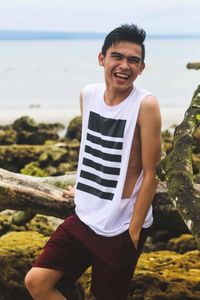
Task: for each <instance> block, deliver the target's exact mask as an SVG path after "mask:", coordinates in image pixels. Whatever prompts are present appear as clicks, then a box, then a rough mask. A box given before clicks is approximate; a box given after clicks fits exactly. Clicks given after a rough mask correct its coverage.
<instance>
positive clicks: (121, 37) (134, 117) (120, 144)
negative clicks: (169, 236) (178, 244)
mask: <svg viewBox="0 0 200 300" xmlns="http://www.w3.org/2000/svg"><path fill="white" fill-rule="evenodd" d="M144 39H145V32H144V30H142V29H139V28H138V27H137V26H135V25H122V26H121V27H119V28H116V29H114V30H113V31H112V32H110V33H109V34H108V35H107V37H106V39H105V41H104V45H103V47H102V51H101V53H100V54H99V64H100V66H103V68H104V72H105V84H92V85H88V86H86V87H85V88H84V89H83V92H82V95H81V107H82V117H83V123H82V140H81V147H80V155H79V165H78V171H77V183H76V188H75V204H76V214H75V215H73V216H71V217H69V218H67V219H66V220H65V221H64V223H63V224H61V225H60V226H59V227H58V229H57V230H56V232H55V233H54V234H53V236H52V237H51V239H50V240H49V242H48V243H47V245H46V246H45V248H44V252H43V253H42V254H41V256H40V257H39V258H38V260H37V261H36V263H35V265H34V267H33V268H32V269H31V270H30V271H29V273H28V274H27V276H26V280H25V281H26V286H27V288H28V290H29V292H30V294H31V295H32V297H33V298H34V299H35V300H44V299H45V300H65V299H66V298H65V297H64V296H63V295H61V293H60V292H59V291H58V290H56V288H55V286H56V283H57V282H58V281H59V280H60V279H61V278H62V277H63V276H65V278H66V283H67V280H68V282H69V283H73V282H75V281H76V280H77V279H78V278H79V277H80V276H81V274H82V273H83V272H84V271H85V270H86V269H87V268H88V267H89V266H92V284H91V291H92V293H93V295H94V296H95V299H97V300H126V299H127V295H128V285H129V283H130V281H131V278H132V275H133V272H134V268H135V266H136V262H137V260H138V258H139V255H140V253H141V250H142V247H143V245H144V242H145V240H146V237H147V233H148V228H149V227H150V226H151V224H152V222H153V218H152V207H151V201H152V199H153V196H154V193H155V190H156V186H157V182H156V179H155V168H156V164H157V163H158V161H159V158H160V143H161V134H160V127H161V121H160V112H159V106H158V103H157V101H156V99H155V97H154V96H153V95H152V94H151V93H150V92H148V91H146V90H143V89H141V88H140V87H137V86H136V85H135V80H136V78H137V76H138V75H140V74H141V73H142V71H143V70H144V67H145V64H144V56H145V49H144V44H143V42H144ZM65 194H66V196H73V195H74V189H73V188H72V187H71V188H70V189H69V190H68V191H67V192H66V193H65Z"/></svg>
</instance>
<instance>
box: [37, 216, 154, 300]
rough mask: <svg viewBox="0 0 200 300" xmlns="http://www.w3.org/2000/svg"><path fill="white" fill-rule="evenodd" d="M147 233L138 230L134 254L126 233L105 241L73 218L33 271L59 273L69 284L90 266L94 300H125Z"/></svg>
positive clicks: (62, 228)
mask: <svg viewBox="0 0 200 300" xmlns="http://www.w3.org/2000/svg"><path fill="white" fill-rule="evenodd" d="M148 231H149V230H148V229H144V228H143V229H142V230H141V234H140V239H139V243H138V247H137V250H136V248H135V247H134V245H133V243H132V241H131V238H130V235H129V231H128V230H127V231H125V232H124V233H122V234H120V235H118V236H114V237H104V236H101V235H98V234H96V233H95V232H94V231H93V230H91V229H90V228H89V227H88V226H87V225H85V224H84V223H83V222H81V221H80V219H79V218H78V217H77V216H76V215H73V216H70V217H69V218H67V219H66V220H65V221H64V222H63V223H62V224H61V225H60V226H59V227H58V228H57V230H56V231H55V232H54V234H53V235H52V237H51V238H50V239H49V241H48V242H47V244H46V245H45V247H44V251H43V253H42V254H41V255H40V256H39V257H38V259H37V261H36V262H35V264H34V267H41V268H50V269H54V270H62V271H64V273H65V278H66V280H68V282H69V284H71V283H73V282H75V281H76V280H77V279H78V278H79V277H80V276H81V275H82V274H83V273H84V271H85V270H86V269H87V268H88V267H89V266H92V281H91V291H92V293H93V295H94V296H95V297H96V298H97V300H126V299H127V294H128V286H129V283H130V281H131V278H132V276H133V272H134V269H135V266H136V263H137V260H138V258H139V255H140V253H141V250H142V247H143V245H144V243H145V240H146V238H147V234H148Z"/></svg>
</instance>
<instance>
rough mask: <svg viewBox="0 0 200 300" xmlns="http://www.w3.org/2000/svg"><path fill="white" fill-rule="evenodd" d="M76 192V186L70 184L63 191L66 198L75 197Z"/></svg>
mask: <svg viewBox="0 0 200 300" xmlns="http://www.w3.org/2000/svg"><path fill="white" fill-rule="evenodd" d="M74 193H75V186H71V185H69V186H68V187H67V190H66V191H64V192H63V197H66V198H73V197H74Z"/></svg>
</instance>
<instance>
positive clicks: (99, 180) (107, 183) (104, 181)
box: [80, 171, 117, 188]
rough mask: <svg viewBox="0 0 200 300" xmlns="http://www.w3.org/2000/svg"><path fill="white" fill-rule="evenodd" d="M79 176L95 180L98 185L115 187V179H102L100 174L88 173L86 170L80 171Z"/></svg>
mask: <svg viewBox="0 0 200 300" xmlns="http://www.w3.org/2000/svg"><path fill="white" fill-rule="evenodd" d="M80 177H82V178H85V179H88V180H91V181H93V182H96V183H98V184H100V185H103V186H107V187H113V188H115V187H116V186H117V181H116V180H109V179H103V178H101V177H100V176H97V175H95V174H92V173H89V172H86V171H81V175H80Z"/></svg>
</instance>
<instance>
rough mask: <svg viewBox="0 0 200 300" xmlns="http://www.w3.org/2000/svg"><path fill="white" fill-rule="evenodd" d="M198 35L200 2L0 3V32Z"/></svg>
mask: <svg viewBox="0 0 200 300" xmlns="http://www.w3.org/2000/svg"><path fill="white" fill-rule="evenodd" d="M123 23H135V24H137V25H138V26H139V27H142V28H144V29H145V30H146V31H147V33H149V34H200V0H167V1H164V0H123V1H119V0H98V1H97V0H0V30H1V29H4V30H5V29H6V30H36V31H37V30H42V31H75V32H83V31H86V32H108V31H110V30H112V29H113V28H115V27H117V26H119V25H121V24H123Z"/></svg>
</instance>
